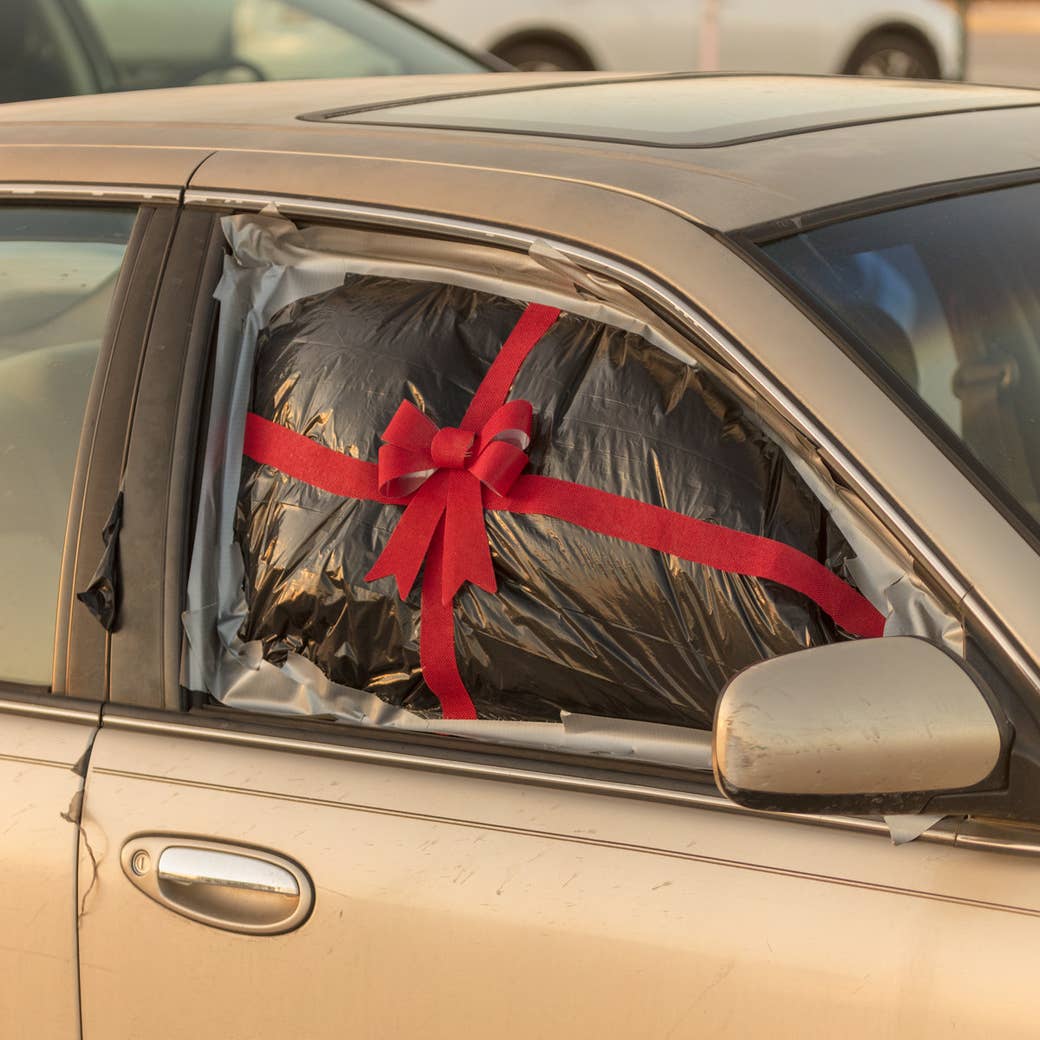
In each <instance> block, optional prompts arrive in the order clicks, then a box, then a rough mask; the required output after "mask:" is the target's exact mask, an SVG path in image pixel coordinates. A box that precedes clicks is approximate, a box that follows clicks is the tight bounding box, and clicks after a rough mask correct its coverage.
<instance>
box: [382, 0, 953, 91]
mask: <svg viewBox="0 0 1040 1040" xmlns="http://www.w3.org/2000/svg"><path fill="white" fill-rule="evenodd" d="M394 2H395V6H397V7H398V8H399V9H402V10H407V11H409V12H410V13H414V14H415V15H416V16H417V17H420V18H422V19H423V20H424V21H426V22H428V23H429V24H430V25H435V26H437V27H438V28H440V29H442V30H444V31H445V32H450V33H451V34H453V35H454V36H457V37H458V38H459V39H460V40H466V41H467V42H469V43H470V44H472V45H473V46H477V47H482V48H484V49H486V50H488V51H491V52H492V53H493V54H497V55H498V56H499V57H501V58H503V59H504V60H505V61H507V62H509V63H510V64H511V65H514V66H516V67H517V68H520V69H542V70H547V69H609V70H612V71H629V70H635V71H641V72H643V71H663V72H673V71H679V70H695V69H700V70H702V71H711V70H716V69H722V70H734V71H740V72H755V71H765V72H799V73H835V72H843V73H856V74H859V75H865V76H900V77H923V78H928V79H937V78H940V77H942V78H946V79H959V78H961V76H963V74H964V39H963V35H964V30H963V23H962V20H961V17H960V15H959V14H958V11H957V9H956V8H955V6H954V5H953V4H952V3H949V2H946V0H906V2H903V3H892V2H891V0H785V2H783V3H777V2H775V0H654V2H653V3H644V4H637V3H631V2H629V0H497V2H495V3H482V2H480V0H394Z"/></svg>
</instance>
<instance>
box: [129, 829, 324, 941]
mask: <svg viewBox="0 0 1040 1040" xmlns="http://www.w3.org/2000/svg"><path fill="white" fill-rule="evenodd" d="M120 860H121V862H122V865H123V872H124V873H125V874H126V876H127V877H128V878H129V879H130V880H131V881H132V882H133V883H134V885H136V886H137V888H139V889H140V890H141V891H142V892H143V893H144V894H145V895H146V896H148V897H149V898H151V899H154V900H155V901H156V902H157V903H159V904H161V905H162V906H165V907H166V908H167V909H168V910H172V911H173V912H174V913H177V914H180V915H181V916H182V917H188V918H191V920H193V921H198V922H200V923H201V924H207V925H210V926H211V927H213V928H223V929H225V930H226V931H231V932H242V933H244V934H246V935H280V934H282V933H283V932H289V931H292V930H293V929H294V928H298V927H299V926H300V925H301V924H303V922H304V921H306V920H307V918H308V916H309V915H310V912H311V910H312V909H313V907H314V886H313V885H312V884H311V880H310V878H309V877H308V876H307V874H306V872H305V871H304V869H303V868H302V867H301V866H299V865H298V864H296V863H293V862H292V860H288V859H285V858H284V857H282V856H277V855H275V854H274V853H273V852H267V851H265V850H263V849H253V848H246V847H243V846H239V845H225V844H222V843H220V842H213V841H205V840H202V839H199V838H187V837H176V836H171V835H141V836H139V837H136V838H131V839H130V841H128V842H127V843H126V844H125V845H124V846H123V851H122V855H121V856H120Z"/></svg>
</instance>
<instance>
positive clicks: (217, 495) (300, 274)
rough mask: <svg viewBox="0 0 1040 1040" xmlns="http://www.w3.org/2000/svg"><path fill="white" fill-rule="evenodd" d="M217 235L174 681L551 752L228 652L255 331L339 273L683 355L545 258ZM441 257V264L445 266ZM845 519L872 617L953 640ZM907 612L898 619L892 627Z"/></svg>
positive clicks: (334, 236) (391, 240)
mask: <svg viewBox="0 0 1040 1040" xmlns="http://www.w3.org/2000/svg"><path fill="white" fill-rule="evenodd" d="M224 227H225V233H226V235H227V237H228V240H229V242H230V244H231V247H232V256H230V257H229V258H228V259H227V262H226V264H225V271H224V277H223V279H222V281H221V284H220V286H219V288H218V291H217V297H218V299H219V300H220V302H221V321H220V326H219V331H218V343H217V355H216V358H215V377H214V387H213V406H212V412H211V416H212V418H211V422H210V425H209V429H208V434H207V446H206V461H205V465H204V471H203V477H202V500H201V504H200V513H199V517H198V522H197V530H196V540H195V545H194V549H193V554H192V566H191V574H190V580H189V587H188V600H187V607H188V609H187V611H186V612H185V615H184V624H185V632H186V636H187V647H186V654H185V658H184V669H183V677H182V681H183V682H184V684H185V685H186V686H188V687H189V688H191V689H196V690H208V691H209V692H211V693H212V694H213V695H214V696H215V697H216V698H217V699H219V700H221V701H222V702H223V703H225V704H227V705H229V706H233V707H241V708H244V709H249V710H255V711H265V712H280V713H285V714H306V715H312V716H319V717H330V718H339V719H343V720H350V721H355V722H362V723H377V724H381V725H391V726H400V727H405V728H409V729H413V728H414V729H419V730H427V729H429V728H430V726H434V727H437V728H438V731H444V729H443V728H444V727H445V726H461V727H462V729H463V731H464V732H467V733H472V735H473V736H474V738H476V739H487V740H492V741H496V742H497V741H501V740H507V741H508V740H509V737H508V736H506V734H507V733H508V732H510V731H511V732H513V733H514V734H520V736H519V737H518V738H517V742H520V743H527V742H528V740H529V739H530V738H531V729H530V726H531V725H537V726H538V732H539V733H541V734H548V733H549V732H550V731H553V732H555V733H556V734H557V736H555V737H553V738H546V739H547V743H548V744H552V745H554V746H555V743H556V741H557V739H558V738H559V735H560V734H562V733H563V727H562V726H561V725H560V724H558V723H557V724H554V723H539V724H526V723H494V724H491V723H462V724H455V723H444V722H441V721H439V720H434V721H427V720H424V719H422V718H420V717H418V716H417V715H416V714H414V713H412V712H410V711H408V710H405V709H401V708H396V707H392V706H390V705H388V704H386V703H385V702H383V701H382V700H380V698H379V697H377V696H375V695H374V694H373V693H371V692H363V691H359V690H357V689H351V688H349V687H346V686H343V685H342V684H337V683H334V682H330V681H329V679H328V678H327V677H326V676H324V675H323V674H322V673H321V671H320V670H319V669H318V668H316V667H315V666H314V665H313V664H312V663H311V662H310V661H308V660H306V659H305V658H302V657H300V656H299V655H297V654H295V653H292V652H289V653H288V654H286V656H285V660H284V661H282V662H281V663H279V664H273V663H272V662H270V661H266V660H264V659H263V656H262V652H261V647H260V644H259V643H256V642H253V643H250V644H246V643H244V642H243V641H242V640H241V638H240V636H239V631H240V629H241V626H242V622H243V620H244V618H245V617H246V612H247V611H246V602H245V596H244V591H243V584H242V578H243V570H242V562H241V557H240V554H239V553H238V550H237V547H236V546H235V544H234V537H233V518H234V504H235V496H236V494H237V491H238V486H239V480H240V473H241V438H242V429H243V425H244V415H245V411H246V409H247V403H248V389H249V382H250V379H251V373H252V368H253V361H254V350H255V345H256V337H257V333H258V332H259V330H260V329H261V328H263V327H264V326H265V325H266V324H267V323H268V322H269V320H270V318H271V317H272V316H273V315H274V313H275V312H276V311H277V310H279V309H280V308H281V307H282V306H284V305H285V304H287V303H290V302H292V301H293V300H296V299H299V298H301V297H303V296H307V295H311V294H315V293H320V292H323V291H326V290H328V289H331V288H333V287H335V286H338V285H340V284H342V281H343V278H344V276H345V274H346V273H348V272H351V271H353V272H362V273H376V274H385V275H390V276H396V277H402V278H412V279H419V280H426V281H434V282H442V283H455V284H462V285H466V286H469V287H472V288H478V289H497V290H498V291H500V292H509V291H512V292H514V293H515V295H516V297H517V298H523V299H528V300H534V301H536V302H541V303H547V304H550V305H554V306H558V307H563V308H564V309H566V310H568V311H569V312H570V313H572V314H585V315H587V316H589V317H592V318H595V319H597V320H600V321H605V322H607V323H609V324H612V325H615V326H617V327H621V328H627V329H629V330H630V331H634V332H637V333H639V334H641V335H642V336H643V337H644V338H646V339H648V340H650V341H651V342H653V343H655V344H656V345H658V346H660V347H661V348H662V349H664V350H667V351H668V352H669V353H670V354H672V355H673V356H681V355H682V354H683V353H684V345H683V344H682V343H681V342H680V343H679V344H678V345H677V344H676V343H675V342H674V341H668V340H666V339H663V338H662V337H661V336H660V334H659V333H658V332H657V330H656V329H651V328H650V327H649V321H650V320H651V319H650V317H649V316H648V315H647V314H646V312H645V310H644V308H642V306H641V305H640V304H639V303H638V302H637V301H635V300H633V299H632V298H631V297H630V296H629V295H628V294H627V293H626V292H625V291H624V290H623V289H621V288H620V287H619V286H617V285H615V284H614V283H610V282H607V281H606V280H603V279H599V278H594V277H590V276H587V275H584V272H578V271H577V268H575V267H574V266H573V264H571V263H570V261H568V260H567V259H566V258H565V257H562V256H560V255H559V254H557V253H555V251H554V250H552V249H550V248H548V247H545V248H544V249H543V250H542V252H544V254H545V255H544V256H538V260H539V261H540V262H541V263H542V264H543V265H544V267H545V268H546V274H545V277H541V276H539V275H538V274H537V271H536V272H535V273H534V274H532V267H534V266H535V265H533V264H532V263H531V262H530V260H529V259H527V258H524V257H520V256H518V255H513V254H508V253H501V252H500V251H498V250H493V249H492V248H491V247H483V246H479V245H469V244H460V243H430V242H424V241H422V240H417V239H408V238H404V237H402V236H394V235H385V234H380V233H374V232H366V231H357V230H347V229H339V228H335V229H334V228H323V227H308V228H305V229H302V230H298V229H296V228H295V227H294V226H293V225H292V224H291V223H290V222H288V221H285V220H282V219H281V218H279V217H277V215H266V214H265V215H261V216H239V217H234V218H226V219H225V222H224ZM536 252H537V251H535V250H533V251H532V253H533V254H534V253H536ZM359 254H364V255H363V256H362V255H359ZM442 254H443V255H444V256H447V257H448V260H449V263H448V264H447V265H445V263H444V259H443V256H442ZM549 267H553V268H554V271H555V273H554V272H550V271H549V270H548V268H549ZM576 274H577V275H578V277H575V275H576ZM582 281H586V282H587V284H584V285H583V284H581V283H582ZM575 282H577V283H578V288H577V289H575V286H574V284H573V283H575ZM510 287H512V288H510ZM749 414H750V413H749ZM784 450H785V451H786V453H787V454H788V456H789V457H790V458H791V459H792V461H796V462H797V459H796V457H795V455H794V453H793V452H792V451H791V449H790V448H789V446H787V445H786V444H785V446H784ZM806 465H807V466H808V463H806ZM803 476H806V479H807V480H808V482H809V484H810V486H811V487H812V488H813V490H814V492H817V493H819V491H820V489H822V490H824V491H826V490H827V488H828V487H830V489H831V492H833V486H832V485H831V484H830V482H829V476H825V475H824V474H823V472H822V467H815V468H811V469H810V471H809V472H808V474H807V475H806V474H803ZM810 478H811V479H810ZM817 485H819V488H818V486H817ZM828 508H829V506H828ZM845 514H846V515H845V516H844V517H841V516H836V517H835V519H838V520H839V526H841V527H842V529H843V533H845V534H846V536H848V537H849V540H850V542H852V544H853V546H854V548H855V549H856V551H857V553H858V554H860V558H859V559H857V560H850V561H849V562H848V566H849V570H850V572H851V573H852V574H853V576H854V578H855V580H856V581H857V583H858V584H859V587H860V589H861V590H862V591H863V592H864V593H865V594H866V595H867V596H868V598H869V599H871V601H872V602H873V603H874V604H875V605H876V606H878V607H879V609H881V610H882V611H883V612H885V613H891V612H892V611H891V608H890V606H889V602H890V596H891V593H892V590H893V589H895V588H897V587H898V586H900V585H902V586H903V587H904V588H905V589H907V590H908V596H907V603H903V604H901V606H900V608H899V609H897V611H896V614H897V615H899V622H900V624H903V623H904V622H905V623H906V624H908V625H909V627H910V629H911V630H912V631H914V632H915V633H916V634H918V635H923V636H925V637H927V638H931V639H935V640H939V639H942V638H943V636H944V634H945V633H949V632H951V631H954V634H955V637H956V635H957V633H956V632H955V630H956V623H955V622H954V621H953V619H950V618H948V617H946V616H945V615H943V614H942V613H941V612H940V611H939V610H938V609H937V607H936V605H935V604H934V601H933V600H932V599H931V597H929V596H928V595H927V594H926V593H925V592H924V591H923V589H922V588H921V587H920V585H919V584H918V583H917V582H916V580H915V579H912V578H910V577H909V573H908V567H907V565H906V562H905V561H904V560H902V559H900V558H899V557H898V556H897V555H894V554H892V553H891V552H890V551H889V550H887V549H881V548H879V547H878V546H877V545H875V541H876V539H874V538H873V536H872V535H871V534H870V531H869V527H867V526H865V525H864V524H863V523H862V522H861V521H859V520H858V519H857V516H856V513H855V510H852V509H847V510H845ZM846 524H848V525H850V526H848V527H847V526H846ZM864 545H870V546H873V548H874V549H875V556H874V558H872V559H871V560H870V567H869V570H868V571H867V573H864V568H863V567H862V566H860V564H861V563H862V561H863V555H862V551H861V546H864ZM908 605H909V607H910V610H909V614H908V617H907V618H904V617H903V615H904V608H906V607H907V606H908ZM891 624H892V622H891V621H890V625H891ZM621 725H623V723H622V724H621ZM582 739H583V738H581V737H580V736H578V735H576V734H574V733H573V732H572V733H571V734H568V735H567V746H568V747H573V748H574V749H575V750H582V746H581V745H582ZM575 742H576V743H575Z"/></svg>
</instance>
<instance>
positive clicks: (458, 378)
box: [185, 213, 960, 768]
mask: <svg viewBox="0 0 1040 1040" xmlns="http://www.w3.org/2000/svg"><path fill="white" fill-rule="evenodd" d="M225 233H226V235H227V237H228V240H229V243H230V246H231V249H232V252H233V254H234V255H235V256H236V258H237V259H238V260H239V261H241V262H240V263H237V264H230V265H228V266H227V267H226V270H225V276H224V278H223V280H222V282H221V285H220V287H219V288H218V292H217V296H218V299H219V300H220V303H221V318H220V328H219V333H218V345H217V358H216V366H215V371H216V375H215V383H214V391H213V401H214V414H213V416H212V420H211V424H210V430H209V435H208V437H209V444H208V447H207V451H206V457H207V460H208V463H207V470H208V471H207V472H204V473H203V477H202V479H203V494H202V495H201V501H200V516H199V519H198V524H197V528H196V542H195V548H194V552H193V559H192V565H191V575H190V579H189V589H188V610H187V612H186V614H185V626H186V632H187V636H188V639H187V645H188V657H187V660H186V662H185V675H186V677H187V685H188V686H189V687H190V688H191V689H194V690H200V691H207V692H209V693H210V694H211V695H212V696H213V697H215V698H216V699H217V700H218V701H220V702H222V703H223V704H224V705H226V706H229V707H238V708H244V709H249V710H252V711H264V712H276V713H280V714H289V715H311V716H314V715H318V716H331V717H334V718H339V719H343V720H345V721H352V722H357V723H370V724H373V723H374V724H379V725H385V726H393V727H400V728H403V729H419V730H422V729H425V730H432V731H434V732H452V733H460V732H461V733H467V734H470V735H473V736H474V737H476V739H485V740H505V741H507V742H508V741H513V742H517V743H523V744H534V745H538V746H563V747H569V748H582V749H584V750H587V751H588V750H591V751H592V752H593V753H601V754H618V753H621V754H625V755H628V756H633V755H635V756H636V757H641V758H647V759H649V760H658V761H661V760H664V761H669V762H672V763H673V764H680V763H681V764H686V765H689V764H690V763H691V761H692V760H697V761H698V762H699V764H700V765H701V766H702V767H704V768H707V767H708V766H709V764H710V760H709V758H708V757H707V743H706V741H705V739H704V736H705V733H706V731H708V730H710V727H711V720H712V715H713V711H714V705H715V701H716V699H717V697H718V695H719V693H720V692H721V690H722V688H723V687H724V686H725V684H726V682H727V681H728V680H729V679H730V678H732V677H733V675H735V674H736V673H737V672H739V671H740V670H742V669H743V668H745V667H747V666H748V665H750V664H752V663H754V662H756V661H760V660H763V659H765V658H768V657H771V656H775V655H777V654H785V653H793V652H796V651H798V650H799V649H802V648H805V647H807V646H814V645H823V644H827V643H832V642H838V641H843V640H846V639H850V638H856V637H857V636H877V635H880V634H881V633H882V629H883V628H884V630H885V631H886V632H887V633H889V634H893V633H898V634H906V633H908V632H909V633H913V634H920V635H924V636H926V637H927V638H930V639H933V640H934V641H936V642H944V641H945V642H947V643H948V644H949V645H952V646H953V647H954V648H955V649H959V645H958V641H959V638H960V637H959V633H958V632H957V631H956V625H955V624H953V623H951V619H950V618H949V617H948V616H947V615H945V614H944V613H943V612H942V611H941V610H940V609H939V608H938V607H937V605H936V604H935V603H934V602H933V601H932V599H931V597H930V596H929V595H928V594H927V593H926V591H925V590H924V588H923V586H921V585H920V583H919V582H918V581H916V579H914V578H913V576H912V575H910V574H909V573H908V571H907V568H906V564H905V561H903V560H901V559H900V558H898V557H897V556H894V555H891V554H886V552H885V550H884V549H883V548H882V547H880V546H878V545H877V544H876V542H877V540H876V538H875V537H874V536H873V535H866V534H865V532H866V531H867V530H868V528H867V526H866V525H865V524H863V523H862V522H860V521H857V519H856V516H855V512H854V510H853V509H851V508H850V507H849V505H848V502H847V500H846V501H843V500H842V496H840V495H839V494H838V493H837V491H836V489H834V488H833V485H831V487H830V488H828V486H827V480H826V477H825V476H824V475H823V473H822V470H821V468H820V467H819V466H816V465H814V464H813V463H812V461H811V460H808V459H805V458H796V457H794V456H793V455H792V454H791V452H790V450H789V449H788V448H786V447H784V446H783V445H782V443H781V442H780V441H779V440H778V439H774V438H773V437H771V436H770V435H769V434H768V433H767V432H766V431H765V430H763V429H762V428H760V426H759V425H758V424H757V422H756V421H755V420H754V419H753V418H752V417H751V413H750V412H749V411H748V410H747V409H745V408H744V407H743V406H742V405H741V403H740V402H739V401H738V400H737V398H736V397H735V396H734V395H733V394H732V393H731V392H730V391H729V389H728V388H727V387H726V386H725V385H724V383H723V382H722V381H721V380H720V379H719V378H717V375H716V373H715V372H713V371H710V370H709V367H708V366H705V365H703V364H701V363H699V362H698V359H697V358H696V357H694V356H693V354H692V353H691V350H690V348H689V347H688V346H687V345H686V344H685V343H680V344H678V345H677V344H676V342H675V341H674V340H672V341H669V340H666V339H664V338H662V337H661V336H660V334H659V333H655V332H654V331H653V330H652V327H651V326H649V325H648V324H646V322H645V316H644V315H642V314H641V315H639V316H638V317H637V318H633V317H632V316H631V314H627V315H626V313H625V309H624V307H622V306H617V302H618V301H619V300H620V301H621V302H623V303H624V304H625V306H627V305H628V304H631V303H634V301H632V299H631V297H628V296H627V294H625V293H624V291H623V290H620V289H614V290H611V289H607V288H606V287H604V286H593V289H594V291H595V292H596V294H597V295H598V297H599V298H598V299H597V298H593V296H592V293H590V291H589V290H588V287H587V286H586V287H585V291H584V292H583V293H582V294H581V295H579V294H577V293H575V286H574V279H575V278H581V277H583V276H582V275H580V274H578V275H575V274H574V273H573V272H568V271H567V270H566V268H564V270H563V272H562V273H561V271H560V265H559V264H558V263H557V262H556V258H552V261H553V262H552V263H549V262H539V259H538V257H537V256H535V255H534V253H535V251H532V256H531V257H525V258H523V262H524V264H526V265H527V267H528V268H533V269H536V270H537V271H538V272H540V277H541V281H542V284H541V285H535V286H532V285H527V286H524V285H522V284H514V283H512V282H510V281H509V280H508V279H504V278H502V277H498V278H495V277H490V278H489V277H488V275H487V273H486V272H487V270H488V269H489V268H488V267H487V266H486V263H485V264H483V265H482V264H481V262H480V261H481V258H480V257H476V258H474V256H473V255H469V256H468V258H467V262H468V263H469V265H470V272H466V271H459V270H456V271H455V272H454V274H452V272H451V270H450V269H449V268H446V267H444V268H442V267H435V266H434V265H432V264H430V263H429V262H428V261H426V260H425V258H424V259H423V262H419V260H418V258H417V257H416V255H415V252H414V250H415V248H416V247H414V246H413V247H410V248H411V249H412V250H413V252H412V255H411V256H409V257H408V259H407V260H402V258H401V257H400V256H398V257H396V258H394V259H392V260H391V259H388V258H386V257H380V258H372V257H361V256H359V255H358V252H357V246H358V245H359V244H360V241H361V240H360V239H359V238H358V234H359V233H356V232H349V231H346V230H345V229H344V230H342V231H341V230H340V229H330V228H327V227H320V226H313V227H309V228H303V229H297V228H295V227H294V226H293V225H292V224H290V223H289V222H288V221H286V220H284V219H283V218H280V217H278V216H275V215H270V214H267V213H265V214H264V215H261V216H240V217H234V218H226V219H225ZM352 236H353V237H352ZM376 237H377V238H378V236H376ZM386 237H387V238H389V237H390V236H386ZM366 242H367V244H368V246H369V248H370V249H371V248H372V242H373V238H372V236H371V234H369V236H368V238H367V239H366ZM396 248H397V249H399V250H400V249H401V248H402V247H401V245H400V244H398V245H397V246H396ZM418 248H420V249H421V248H424V247H422V246H420V247H418ZM425 248H427V249H428V248H429V246H428V245H427V246H426V247H425ZM468 248H469V249H470V251H471V253H473V252H474V250H475V249H476V251H477V252H479V249H477V248H476V247H468ZM480 248H487V247H480ZM464 251H465V250H463V252H464ZM498 269H499V270H504V268H503V267H501V266H499V267H498ZM477 271H480V272H481V273H480V274H475V273H473V272H477ZM273 272H277V273H276V274H273ZM527 275H528V277H530V270H528V271H527ZM451 282H454V284H450V283H451ZM611 292H615V293H616V294H617V299H611V298H610V294H611ZM524 402H529V405H530V406H531V407H530V408H529V407H528V405H527V404H525V403H524ZM532 413H533V414H532ZM243 450H244V457H243ZM210 491H211V492H212V493H209V492H210ZM402 507H403V509H402ZM655 525H656V526H655ZM749 561H750V562H749ZM756 561H757V562H756ZM756 575H759V576H756ZM762 575H765V577H763V576H762ZM401 593H403V596H402V595H401ZM922 605H923V606H922ZM886 618H887V619H888V620H887V627H886ZM691 748H697V749H699V751H697V752H696V753H693V754H691ZM698 756H699V757H698Z"/></svg>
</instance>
